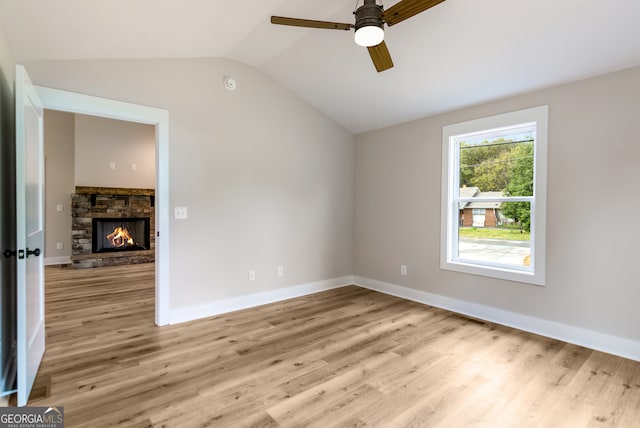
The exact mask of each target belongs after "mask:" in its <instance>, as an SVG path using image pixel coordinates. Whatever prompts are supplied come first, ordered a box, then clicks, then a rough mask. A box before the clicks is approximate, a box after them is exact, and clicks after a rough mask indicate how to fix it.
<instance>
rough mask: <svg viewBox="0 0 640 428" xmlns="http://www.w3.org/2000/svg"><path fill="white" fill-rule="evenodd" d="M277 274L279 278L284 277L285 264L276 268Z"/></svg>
mask: <svg viewBox="0 0 640 428" xmlns="http://www.w3.org/2000/svg"><path fill="white" fill-rule="evenodd" d="M276 276H277V277H278V278H282V277H284V266H278V268H277V269H276Z"/></svg>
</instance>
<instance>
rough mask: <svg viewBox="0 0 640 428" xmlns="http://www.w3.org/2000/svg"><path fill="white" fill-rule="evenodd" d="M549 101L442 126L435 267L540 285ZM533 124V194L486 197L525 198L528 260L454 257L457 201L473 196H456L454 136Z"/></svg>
mask: <svg viewBox="0 0 640 428" xmlns="http://www.w3.org/2000/svg"><path fill="white" fill-rule="evenodd" d="M548 121H549V106H546V105H544V106H539V107H533V108H529V109H525V110H519V111H514V112H509V113H504V114H499V115H496V116H491V117H485V118H481V119H476V120H470V121H467V122H461V123H456V124H452V125H446V126H444V127H443V128H442V143H443V150H442V203H441V207H442V216H441V219H442V225H441V253H440V268H441V269H446V270H452V271H457V272H463V273H468V274H473V275H482V276H488V277H492V278H498V279H504V280H509V281H517V282H524V283H529V284H534V285H545V247H546V210H547V140H548V129H549V125H548ZM528 124H534V125H535V128H536V131H535V143H534V192H533V196H520V197H504V198H491V201H500V202H529V203H530V204H531V240H530V245H531V264H530V266H529V267H518V266H506V265H501V264H497V263H496V264H493V263H488V262H482V261H475V260H461V259H459V258H458V230H459V218H458V215H459V209H460V205H459V203H460V202H470V201H472V200H473V201H478V198H460V173H459V165H460V160H459V152H460V151H459V150H458V147H457V145H458V143H457V142H456V139H458V140H459V137H460V136H467V137H470V136H473V135H474V134H476V135H481V134H486V133H487V132H488V131H491V132H492V133H495V135H496V136H499V135H500V130H501V129H507V128H512V127H514V126H518V125H528Z"/></svg>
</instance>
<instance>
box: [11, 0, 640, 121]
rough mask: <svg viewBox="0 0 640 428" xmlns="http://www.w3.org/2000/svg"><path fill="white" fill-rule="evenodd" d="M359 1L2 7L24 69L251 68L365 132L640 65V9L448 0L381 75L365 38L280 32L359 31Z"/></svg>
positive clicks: (406, 29) (614, 2)
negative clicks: (84, 62) (298, 24)
mask: <svg viewBox="0 0 640 428" xmlns="http://www.w3.org/2000/svg"><path fill="white" fill-rule="evenodd" d="M355 3H356V2H355V1H354V0H244V1H240V0H235V1H229V0H180V1H176V0H55V1H53V0H46V1H45V0H19V1H17V0H0V25H1V26H2V27H3V29H4V31H5V33H6V36H7V39H8V41H9V44H10V46H11V49H12V52H13V54H14V56H15V58H16V60H17V61H18V62H19V61H22V60H36V59H102V58H174V57H180V58H184V57H226V58H230V59H233V60H236V61H240V62H243V63H246V64H249V65H252V66H255V67H257V68H258V69H260V70H262V71H263V72H264V73H266V74H268V75H269V76H271V77H272V78H274V79H275V80H277V81H278V82H280V83H281V84H282V85H283V86H285V87H287V88H289V89H290V90H291V91H293V92H294V93H296V94H298V95H299V96H300V97H302V98H303V99H305V100H306V101H308V102H309V103H311V104H313V105H314V106H316V107H317V108H318V109H320V110H322V111H323V112H325V113H326V114H327V115H328V116H330V117H332V118H333V119H334V120H335V121H337V122H338V123H340V124H342V125H343V126H345V127H346V128H347V129H350V130H351V131H353V132H354V133H359V132H363V131H368V130H372V129H377V128H382V127H385V126H388V125H392V124H396V123H401V122H405V121H408V120H411V119H416V118H420V117H425V116H429V115H433V114H436V113H440V112H444V111H449V110H453V109H457V108H461V107H464V106H469V105H473V104H478V103H481V102H486V101H490V100H494V99H497V98H502V97H505V96H509V95H513V94H518V93H523V92H527V91H531V90H535V89H538V88H543V87H548V86H552V85H556V84H559V83H564V82H569V81H573V80H578V79H582V78H585V77H589V76H594V75H598V74H603V73H607V72H610V71H614V70H619V69H623V68H628V67H632V66H637V65H640V29H639V28H640V27H638V25H639V24H638V22H640V1H639V0H607V1H602V0H447V1H445V2H444V3H441V4H440V5H438V6H436V7H434V8H432V9H430V10H428V11H426V12H423V13H422V14H420V15H417V16H415V17H413V18H411V19H410V20H407V21H404V22H402V23H400V24H398V25H396V26H394V27H391V28H387V29H386V33H385V40H386V42H387V46H388V47H389V50H390V52H391V55H392V57H393V61H394V64H395V67H394V68H393V69H391V70H388V71H385V72H382V73H377V72H376V71H375V69H374V67H373V64H372V63H371V59H370V58H369V55H368V53H367V51H366V49H365V48H361V47H358V46H357V45H356V44H355V43H354V42H353V33H347V32H345V31H334V30H316V29H305V28H295V27H285V26H276V25H271V24H270V23H269V17H270V15H281V16H291V17H298V18H307V19H318V20H329V21H338V22H347V23H349V22H352V21H353V15H352V12H353V9H354V6H355ZM395 3H397V0H388V1H386V2H384V5H385V6H386V7H387V8H388V7H390V6H392V5H393V4H395ZM359 4H362V1H360V2H359ZM594 102H597V100H594Z"/></svg>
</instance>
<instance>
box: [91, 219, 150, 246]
mask: <svg viewBox="0 0 640 428" xmlns="http://www.w3.org/2000/svg"><path fill="white" fill-rule="evenodd" d="M149 240H150V239H149V218H148V217H128V218H94V219H93V232H92V241H91V242H92V251H93V252H94V253H104V252H114V251H140V250H148V249H149Z"/></svg>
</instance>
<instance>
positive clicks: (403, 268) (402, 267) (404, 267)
mask: <svg viewBox="0 0 640 428" xmlns="http://www.w3.org/2000/svg"><path fill="white" fill-rule="evenodd" d="M400 275H402V276H406V275H407V265H400Z"/></svg>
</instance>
